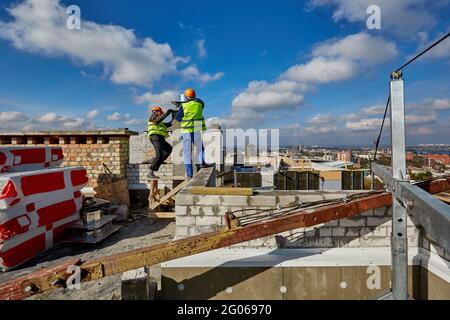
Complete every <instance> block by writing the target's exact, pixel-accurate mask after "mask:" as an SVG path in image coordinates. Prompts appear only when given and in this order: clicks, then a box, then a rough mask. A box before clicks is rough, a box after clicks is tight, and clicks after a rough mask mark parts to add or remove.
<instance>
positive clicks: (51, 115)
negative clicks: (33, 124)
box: [36, 112, 63, 123]
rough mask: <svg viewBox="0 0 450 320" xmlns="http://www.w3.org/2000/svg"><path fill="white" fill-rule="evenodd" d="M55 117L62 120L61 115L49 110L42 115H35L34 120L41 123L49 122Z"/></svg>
mask: <svg viewBox="0 0 450 320" xmlns="http://www.w3.org/2000/svg"><path fill="white" fill-rule="evenodd" d="M57 119H59V120H62V119H63V116H58V115H57V114H56V113H54V112H49V113H46V114H44V115H41V116H39V117H37V118H36V121H37V122H41V123H49V122H54V121H56V120H57Z"/></svg>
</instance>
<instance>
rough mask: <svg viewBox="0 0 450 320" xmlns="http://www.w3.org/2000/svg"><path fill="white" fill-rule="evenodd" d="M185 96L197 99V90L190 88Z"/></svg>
mask: <svg viewBox="0 0 450 320" xmlns="http://www.w3.org/2000/svg"><path fill="white" fill-rule="evenodd" d="M184 95H185V96H186V97H187V98H191V99H192V98H195V90H194V89H192V88H189V89H186V91H185V92H184Z"/></svg>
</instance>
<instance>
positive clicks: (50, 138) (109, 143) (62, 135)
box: [0, 129, 137, 187]
mask: <svg viewBox="0 0 450 320" xmlns="http://www.w3.org/2000/svg"><path fill="white" fill-rule="evenodd" d="M135 134H137V133H135V132H133V131H129V130H127V129H118V130H104V131H25V132H0V145H14V146H60V147H61V148H62V150H63V153H64V163H63V164H62V166H65V167H67V166H83V167H85V168H86V169H87V172H88V176H89V185H88V186H89V187H96V186H98V185H99V183H101V182H102V180H103V178H102V174H103V173H104V169H103V166H102V163H105V164H106V165H107V166H108V168H109V169H110V170H111V172H112V173H113V174H115V175H117V176H118V177H125V176H126V165H127V164H128V161H129V138H130V136H132V135H135Z"/></svg>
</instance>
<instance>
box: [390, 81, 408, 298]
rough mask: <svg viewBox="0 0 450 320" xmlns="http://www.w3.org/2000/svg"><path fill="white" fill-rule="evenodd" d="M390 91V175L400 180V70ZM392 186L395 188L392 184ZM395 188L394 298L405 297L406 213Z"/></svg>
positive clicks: (403, 169)
mask: <svg viewBox="0 0 450 320" xmlns="http://www.w3.org/2000/svg"><path fill="white" fill-rule="evenodd" d="M390 91H391V117H390V118H391V149H392V178H393V179H395V180H396V181H400V183H401V181H402V180H406V156H405V100H404V88H403V79H402V75H401V74H400V73H393V74H392V78H391V83H390ZM395 180H394V181H395ZM394 188H395V189H398V187H397V186H395V185H394ZM395 189H394V192H393V195H392V212H393V213H392V234H391V250H392V298H393V300H406V299H407V298H408V238H407V234H406V231H407V221H406V220H407V213H406V208H405V207H403V205H402V202H401V201H399V199H398V198H397V197H396V193H397V192H398V190H395Z"/></svg>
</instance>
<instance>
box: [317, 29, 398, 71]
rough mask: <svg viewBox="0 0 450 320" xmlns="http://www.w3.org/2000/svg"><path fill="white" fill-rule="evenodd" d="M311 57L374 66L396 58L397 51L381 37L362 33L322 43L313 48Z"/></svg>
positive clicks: (393, 45) (393, 44)
mask: <svg viewBox="0 0 450 320" xmlns="http://www.w3.org/2000/svg"><path fill="white" fill-rule="evenodd" d="M312 55H313V56H314V57H327V58H333V59H338V60H339V59H344V60H346V59H348V60H351V61H356V62H361V63H363V64H365V65H375V64H379V63H383V62H386V61H389V60H391V59H392V58H394V57H396V56H397V55H398V51H397V47H396V45H395V43H394V42H387V41H386V40H384V39H383V38H382V37H377V36H371V35H369V34H367V33H364V32H362V33H357V34H352V35H349V36H347V37H345V38H342V39H339V40H335V39H334V40H331V41H325V42H322V43H320V44H318V45H317V46H315V48H314V49H313V51H312Z"/></svg>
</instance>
